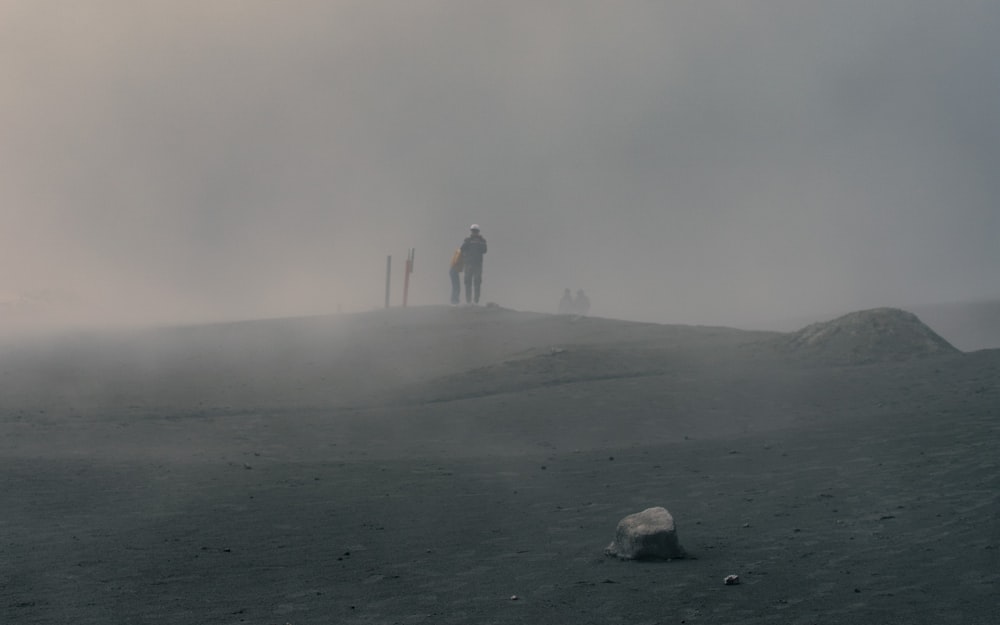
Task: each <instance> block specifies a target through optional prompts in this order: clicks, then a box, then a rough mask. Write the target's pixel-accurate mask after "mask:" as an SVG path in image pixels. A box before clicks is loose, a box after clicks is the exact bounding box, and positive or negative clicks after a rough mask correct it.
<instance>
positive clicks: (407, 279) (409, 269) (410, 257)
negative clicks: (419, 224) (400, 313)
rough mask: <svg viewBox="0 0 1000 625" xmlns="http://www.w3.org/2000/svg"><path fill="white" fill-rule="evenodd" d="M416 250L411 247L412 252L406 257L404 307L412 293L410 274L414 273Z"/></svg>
mask: <svg viewBox="0 0 1000 625" xmlns="http://www.w3.org/2000/svg"><path fill="white" fill-rule="evenodd" d="M415 253H416V250H415V249H413V248H412V247H411V248H410V253H409V255H408V256H407V257H406V273H405V275H404V276H403V308H406V301H407V298H408V296H409V294H410V274H411V273H413V257H414V255H415Z"/></svg>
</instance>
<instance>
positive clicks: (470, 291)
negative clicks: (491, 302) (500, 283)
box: [460, 224, 486, 304]
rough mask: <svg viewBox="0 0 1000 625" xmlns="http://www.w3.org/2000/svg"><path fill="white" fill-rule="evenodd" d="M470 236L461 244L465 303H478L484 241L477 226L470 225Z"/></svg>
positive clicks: (481, 280)
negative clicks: (463, 264) (463, 263)
mask: <svg viewBox="0 0 1000 625" xmlns="http://www.w3.org/2000/svg"><path fill="white" fill-rule="evenodd" d="M469 231H470V234H469V236H467V237H465V241H463V242H462V247H461V248H460V249H461V250H462V259H463V261H464V262H465V303H466V304H471V303H476V304H478V303H479V289H480V286H481V285H482V283H483V256H484V255H485V254H486V239H484V238H483V237H482V235H480V234H479V226H478V225H476V224H472V226H470V227H469Z"/></svg>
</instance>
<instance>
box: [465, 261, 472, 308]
mask: <svg viewBox="0 0 1000 625" xmlns="http://www.w3.org/2000/svg"><path fill="white" fill-rule="evenodd" d="M472 274H473V271H472V270H471V269H469V268H468V267H466V268H465V303H466V304H471V303H472Z"/></svg>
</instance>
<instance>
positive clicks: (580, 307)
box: [573, 289, 590, 316]
mask: <svg viewBox="0 0 1000 625" xmlns="http://www.w3.org/2000/svg"><path fill="white" fill-rule="evenodd" d="M573 312H574V313H576V314H577V315H580V316H583V315H586V314H587V313H588V312H590V298H589V297H587V294H586V293H584V292H583V289H579V290H578V291H577V292H576V299H574V300H573Z"/></svg>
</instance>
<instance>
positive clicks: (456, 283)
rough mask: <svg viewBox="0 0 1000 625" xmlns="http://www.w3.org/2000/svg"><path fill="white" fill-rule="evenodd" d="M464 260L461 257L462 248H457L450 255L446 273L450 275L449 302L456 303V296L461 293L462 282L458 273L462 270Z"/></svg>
mask: <svg viewBox="0 0 1000 625" xmlns="http://www.w3.org/2000/svg"><path fill="white" fill-rule="evenodd" d="M464 264H465V261H464V260H463V259H462V250H461V249H457V250H455V253H454V254H452V255H451V267H449V268H448V275H449V276H450V277H451V303H452V304H458V298H459V297H460V296H461V295H462V283H461V281H460V280H459V277H458V274H460V273H461V272H462V266H463V265H464Z"/></svg>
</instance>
